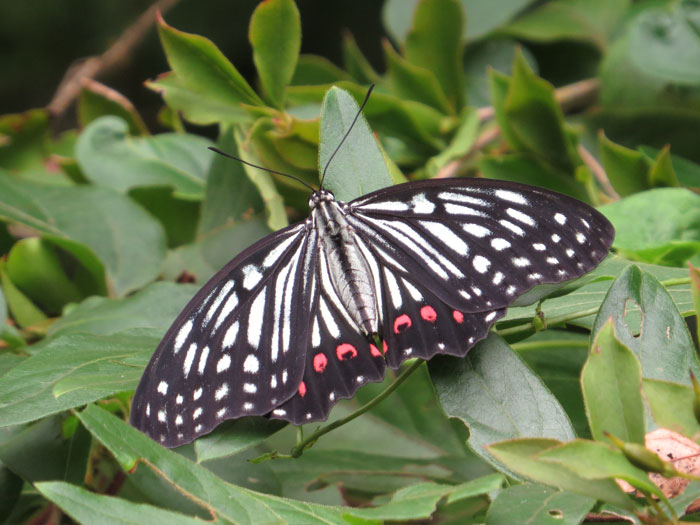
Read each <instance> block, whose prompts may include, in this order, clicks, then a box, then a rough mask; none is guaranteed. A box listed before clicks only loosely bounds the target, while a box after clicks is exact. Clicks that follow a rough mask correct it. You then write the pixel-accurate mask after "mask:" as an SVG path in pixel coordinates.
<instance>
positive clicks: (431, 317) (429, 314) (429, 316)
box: [420, 306, 437, 323]
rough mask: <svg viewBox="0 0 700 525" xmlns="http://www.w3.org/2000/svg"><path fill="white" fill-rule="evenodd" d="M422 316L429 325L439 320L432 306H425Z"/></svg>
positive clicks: (421, 312) (421, 311)
mask: <svg viewBox="0 0 700 525" xmlns="http://www.w3.org/2000/svg"><path fill="white" fill-rule="evenodd" d="M420 316H421V317H422V318H423V319H424V320H426V321H428V322H429V323H434V322H435V319H437V313H436V312H435V308H433V307H432V306H424V307H423V308H421V309H420Z"/></svg>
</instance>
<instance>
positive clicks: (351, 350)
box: [335, 343, 357, 361]
mask: <svg viewBox="0 0 700 525" xmlns="http://www.w3.org/2000/svg"><path fill="white" fill-rule="evenodd" d="M335 355H337V356H338V360H339V361H344V360H345V359H352V358H353V357H355V356H356V355H357V350H356V349H355V347H354V346H352V345H351V344H350V343H343V344H340V345H338V348H336V349H335Z"/></svg>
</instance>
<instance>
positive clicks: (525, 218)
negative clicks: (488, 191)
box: [506, 208, 535, 226]
mask: <svg viewBox="0 0 700 525" xmlns="http://www.w3.org/2000/svg"><path fill="white" fill-rule="evenodd" d="M506 213H507V214H508V215H510V216H511V217H513V218H514V219H515V220H516V221H519V222H522V223H523V224H527V225H528V226H535V219H533V218H532V217H530V216H529V215H528V214H526V213H523V212H521V211H519V210H516V209H514V208H508V209H507V210H506Z"/></svg>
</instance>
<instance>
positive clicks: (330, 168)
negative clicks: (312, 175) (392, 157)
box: [319, 87, 392, 201]
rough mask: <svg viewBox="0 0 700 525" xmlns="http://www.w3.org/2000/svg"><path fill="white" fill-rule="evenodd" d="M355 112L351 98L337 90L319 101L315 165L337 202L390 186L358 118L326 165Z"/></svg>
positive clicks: (376, 150)
mask: <svg viewBox="0 0 700 525" xmlns="http://www.w3.org/2000/svg"><path fill="white" fill-rule="evenodd" d="M358 111H359V107H358V106H357V104H356V103H355V100H354V99H353V98H352V96H351V95H350V94H349V93H347V92H346V91H344V90H342V89H340V88H337V87H333V88H331V89H329V90H328V93H327V94H326V97H325V98H324V100H323V109H322V111H321V114H322V119H321V144H320V146H319V165H320V166H321V168H322V171H323V170H326V177H325V179H324V181H323V186H324V187H325V188H327V189H328V190H330V191H331V192H333V194H334V195H335V198H336V199H338V200H340V201H351V200H353V199H355V198H357V197H360V196H362V195H364V194H366V193H369V192H372V191H375V190H379V189H381V188H384V187H386V186H391V184H392V180H391V176H390V175H389V172H388V170H387V168H386V164H385V163H384V157H383V156H382V153H381V151H380V150H379V147H378V146H377V142H376V140H375V138H374V135H372V131H371V130H370V129H369V125H368V124H367V121H366V120H365V118H364V115H362V114H360V115H359V117H358V119H357V122H355V126H354V127H353V129H352V132H351V133H350V134H349V135H348V137H347V139H346V140H345V142H343V144H342V146H341V147H340V149H338V150H337V153H336V154H335V156H334V157H333V162H331V163H330V165H329V164H328V161H329V159H330V157H331V155H332V154H333V152H334V151H336V148H338V146H339V144H340V142H341V140H342V139H343V136H344V135H345V133H346V132H347V131H348V129H349V128H350V124H351V123H352V121H353V120H354V119H355V116H356V115H357V113H358Z"/></svg>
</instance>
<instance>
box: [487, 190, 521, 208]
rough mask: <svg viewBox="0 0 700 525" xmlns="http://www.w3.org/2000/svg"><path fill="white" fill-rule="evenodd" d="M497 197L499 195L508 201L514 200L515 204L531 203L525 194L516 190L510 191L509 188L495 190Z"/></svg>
mask: <svg viewBox="0 0 700 525" xmlns="http://www.w3.org/2000/svg"><path fill="white" fill-rule="evenodd" d="M494 193H495V195H496V197H498V198H499V199H501V200H504V201H508V202H514V203H515V204H525V205H528V204H530V203H529V202H528V201H527V199H526V198H525V197H523V195H521V194H520V193H515V192H514V191H509V190H496V191H495V192H494Z"/></svg>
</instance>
